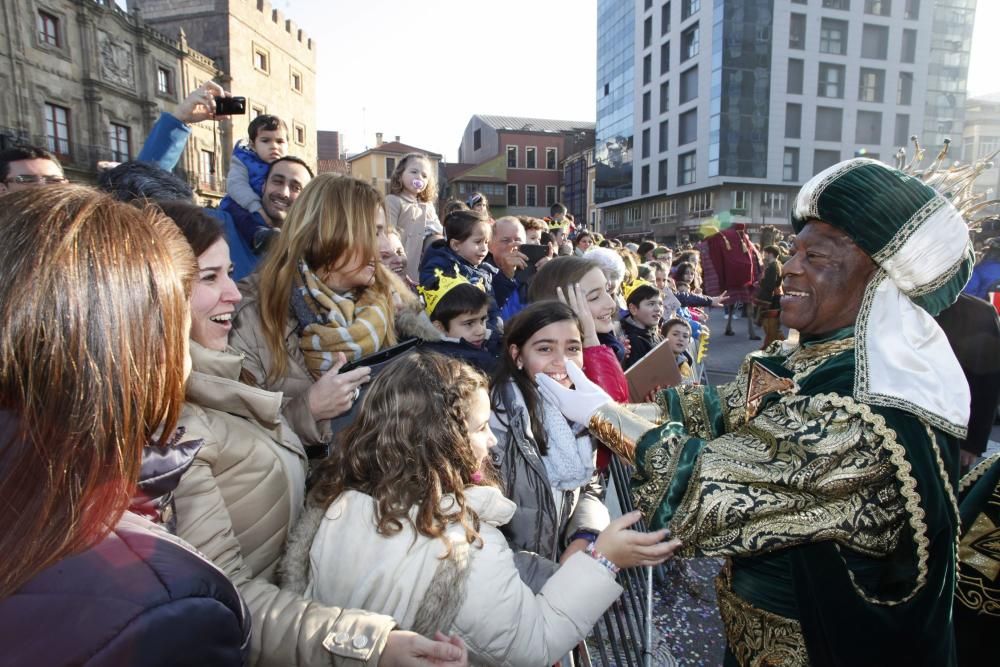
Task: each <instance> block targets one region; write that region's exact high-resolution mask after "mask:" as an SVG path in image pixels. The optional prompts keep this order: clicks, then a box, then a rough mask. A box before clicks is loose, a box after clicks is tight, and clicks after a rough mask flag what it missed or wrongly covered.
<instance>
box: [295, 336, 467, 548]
mask: <svg viewBox="0 0 1000 667" xmlns="http://www.w3.org/2000/svg"><path fill="white" fill-rule="evenodd" d="M479 389H483V390H485V389H487V382H486V377H485V376H484V375H483V374H482V373H480V372H479V371H477V370H475V369H474V368H472V367H471V366H469V365H468V364H465V363H462V362H461V361H458V360H457V359H451V358H449V357H445V356H443V355H440V354H437V353H434V352H426V351H418V352H416V353H414V354H410V355H407V356H405V357H403V358H401V359H399V360H398V361H396V362H394V363H393V364H391V365H390V366H388V367H387V368H386V369H385V370H383V371H382V372H381V373H379V375H378V377H376V378H375V380H373V381H372V383H371V388H370V389H369V390H368V392H367V393H366V394H365V397H364V399H363V400H362V402H361V407H360V410H359V411H358V416H357V417H356V418H355V420H354V422H353V423H352V424H351V425H350V426H349V427H348V428H347V429H346V430H344V431H342V432H341V433H340V435H339V437H338V439H337V442H336V444H335V445H334V447H333V451H332V453H331V454H330V456H329V457H327V458H326V459H324V460H323V462H322V463H321V464H320V465H319V466H318V467H317V469H316V473H315V477H316V480H317V481H316V485H315V486H314V487H313V488H312V490H311V491H310V493H309V502H310V503H311V504H312V505H314V506H317V507H322V508H326V507H327V506H329V505H330V503H332V502H333V501H334V500H336V499H337V498H338V497H339V496H340V495H341V494H343V493H344V492H345V491H350V490H353V491H358V492H360V493H364V494H366V495H369V496H371V497H372V499H373V500H374V501H375V518H376V521H377V522H378V528H377V529H378V532H379V534H381V535H394V534H396V533H398V532H399V531H400V530H402V529H403V524H404V523H410V524H412V525H413V527H414V528H415V529H416V531H417V532H418V533H420V534H421V535H424V536H426V537H430V538H442V539H445V538H444V533H445V530H446V529H447V527H448V526H449V524H452V523H456V522H458V523H460V524H461V525H462V526H463V527H464V528H465V537H466V540H468V542H469V544H473V543H474V542H476V541H477V540H479V517H478V516H476V514H475V513H474V512H473V511H472V510H471V509H469V508H468V507H467V506H466V502H465V493H464V489H465V487H466V486H468V485H470V484H472V476H473V474H474V473H475V472H476V471H477V470H479V469H480V465H481V464H482V463H483V462H481V461H477V460H476V456H475V453H474V452H473V450H472V447H471V446H470V445H469V433H468V428H467V426H466V419H467V416H468V413H467V406H468V405H469V404H470V401H471V400H472V397H473V395H474V394H475V392H476V391H477V390H479ZM448 494H451V495H453V496H454V498H455V502H454V503H453V504H451V506H450V507H449V506H447V505H446V506H444V507H442V502H441V501H442V498H443V496H445V495H448ZM414 507H415V508H416V510H417V511H416V518H415V519H411V516H410V513H411V510H412V509H413V508H414ZM445 541H446V542H447V540H445ZM450 552H451V547H450V545H449V548H448V553H450Z"/></svg>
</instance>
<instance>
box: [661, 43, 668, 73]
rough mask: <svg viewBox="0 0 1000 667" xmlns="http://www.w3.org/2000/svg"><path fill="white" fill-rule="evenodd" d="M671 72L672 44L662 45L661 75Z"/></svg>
mask: <svg viewBox="0 0 1000 667" xmlns="http://www.w3.org/2000/svg"><path fill="white" fill-rule="evenodd" d="M669 71H670V42H663V44H660V74H666V73H667V72H669Z"/></svg>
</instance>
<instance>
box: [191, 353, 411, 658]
mask: <svg viewBox="0 0 1000 667" xmlns="http://www.w3.org/2000/svg"><path fill="white" fill-rule="evenodd" d="M191 361H192V366H193V371H192V373H191V377H190V378H189V380H188V384H187V402H186V403H185V404H184V410H183V413H182V415H181V420H180V426H182V427H184V428H185V429H186V434H185V435H186V437H188V438H201V439H203V440H204V441H205V444H204V446H203V447H202V448H201V450H200V451H199V452H198V455H197V457H196V458H195V461H194V463H193V464H192V466H191V467H190V468H189V469H188V471H187V472H186V473H185V474H184V476H183V477H182V478H181V481H180V483H179V484H178V486H177V489H176V491H175V493H174V495H175V503H176V514H177V535H178V536H179V537H181V538H183V539H184V540H186V541H187V542H189V543H191V544H192V545H193V546H194V547H196V548H197V549H198V550H199V551H201V552H202V553H203V554H204V555H205V556H206V557H207V558H209V559H210V560H212V561H213V562H214V563H215V564H216V565H217V566H218V567H219V568H221V569H222V570H223V572H225V573H226V575H227V576H228V577H229V578H230V579H231V580H232V581H233V582H234V583H235V584H236V585H237V587H238V588H239V590H240V594H241V595H242V596H243V599H244V600H245V601H246V603H247V606H248V607H249V608H250V612H251V614H252V616H253V631H252V640H251V655H250V659H251V664H253V665H275V666H278V665H281V666H288V665H302V666H305V665H316V666H319V665H324V666H328V665H330V664H335V665H358V664H362V663H366V664H371V665H375V664H376V663H377V662H378V659H379V657H380V655H381V652H382V648H383V647H384V646H385V642H386V639H387V637H388V634H389V632H390V631H391V630H392V628H393V627H394V626H395V621H394V620H393V619H392V618H390V617H388V616H384V615H379V614H371V613H368V612H365V611H356V610H342V609H338V608H336V607H328V606H323V605H320V604H317V603H314V602H312V601H310V600H308V599H306V598H304V597H302V596H301V595H297V594H295V593H292V592H290V591H284V590H280V589H279V588H278V587H277V586H276V585H275V569H276V565H277V563H278V559H279V557H280V556H281V553H282V550H283V547H284V544H285V540H286V538H287V535H288V531H289V527H290V526H291V525H292V523H293V522H294V521H295V519H296V518H297V517H298V514H299V512H300V511H301V508H302V502H303V496H304V493H305V473H306V457H305V451H304V450H303V448H302V443H301V442H300V441H299V439H298V438H297V437H296V436H295V433H293V432H292V430H291V429H290V428H288V426H287V425H286V424H284V423H283V422H282V420H281V415H280V409H281V394H276V393H273V392H269V391H264V390H262V389H257V388H255V387H250V386H247V385H245V384H243V383H241V382H240V381H239V379H238V378H239V374H240V369H241V363H242V357H241V356H240V355H239V354H238V353H236V352H235V351H233V350H228V351H226V352H216V351H212V350H207V349H205V348H204V347H202V346H200V345H198V344H197V343H195V342H194V341H191Z"/></svg>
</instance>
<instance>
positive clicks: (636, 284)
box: [622, 278, 659, 301]
mask: <svg viewBox="0 0 1000 667" xmlns="http://www.w3.org/2000/svg"><path fill="white" fill-rule="evenodd" d="M644 285H646V286H649V287H652V288H653V289H656V285H654V284H653V283H651V282H649V281H648V280H643V279H642V278H636V279H635V280H633V281H632V282H630V283H625V284H624V285H622V296H624V297H625V301H628V298H629V297H630V296H632V292H634V291H636V290H637V289H639V288H640V287H643V286H644ZM656 291H657V292H659V290H656Z"/></svg>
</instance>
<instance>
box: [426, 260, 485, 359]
mask: <svg viewBox="0 0 1000 667" xmlns="http://www.w3.org/2000/svg"><path fill="white" fill-rule="evenodd" d="M435 274H436V281H435V282H436V285H434V286H433V287H430V286H421V287H420V288H419V290H420V295H421V296H422V297H423V298H424V309H425V310H426V311H427V316H428V317H429V318H430V320H431V324H433V325H434V328H435V329H437V330H438V331H439V332H440V333H441V338H440V340H435V341H430V342H426V343H424V348H425V349H428V350H432V351H434V352H438V353H440V354H443V355H445V356H448V357H454V358H457V359H461V360H462V361H465V362H467V363H469V364H472V365H473V366H475V367H476V368H478V369H479V370H481V371H483V372H484V373H486V374H487V375H490V374H492V373H493V369H494V368H495V367H496V363H497V355H496V353H495V351H494V348H495V344H494V345H490V344H489V343H490V342H491V336H490V334H491V333H492V332H491V331H490V330H489V328H488V327H487V325H486V321H487V318H488V316H489V307H490V296H489V295H488V294H487V293H486V291H485V290H484V289H483V288H482V286H481V285H473V284H471V283H470V282H469V281H468V280H466V279H465V278H464V277H463V276H462V275H461V274H460V273H459V272H458V269H457V267H456V268H455V275H454V276H448V275H445V273H444V272H443V271H441V269H437V270H436V271H435ZM493 342H494V343H495V342H496V341H493Z"/></svg>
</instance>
